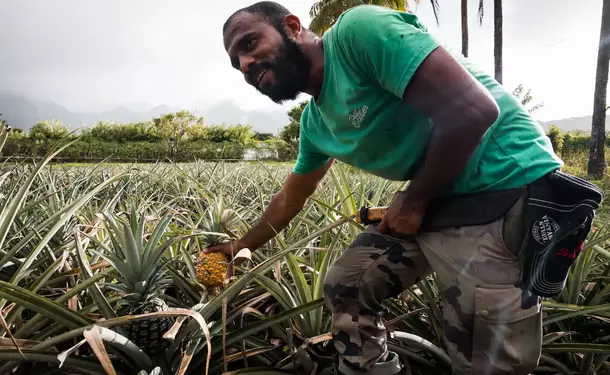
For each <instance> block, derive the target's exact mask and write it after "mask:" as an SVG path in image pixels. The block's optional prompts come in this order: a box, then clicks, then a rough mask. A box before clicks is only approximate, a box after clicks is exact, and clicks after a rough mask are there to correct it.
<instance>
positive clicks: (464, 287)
mask: <svg viewBox="0 0 610 375" xmlns="http://www.w3.org/2000/svg"><path fill="white" fill-rule="evenodd" d="M522 206H523V199H521V200H520V201H519V202H518V203H517V204H515V205H514V206H513V207H512V208H511V209H510V210H509V211H508V212H507V213H506V214H505V215H504V217H502V218H501V219H499V220H497V221H495V222H492V223H489V224H485V225H480V226H468V227H460V228H448V229H445V230H442V231H439V232H432V233H424V234H420V235H419V236H418V237H417V238H415V239H414V240H412V241H405V240H401V239H396V238H394V237H390V236H386V235H382V234H380V233H379V232H378V231H377V229H376V226H375V225H371V226H369V227H368V228H367V230H366V231H364V232H363V233H361V234H360V235H359V236H358V237H357V238H356V239H355V241H354V242H353V243H352V244H351V245H350V247H349V248H348V249H346V250H345V252H344V253H343V254H342V256H341V257H340V258H339V259H338V260H337V261H336V262H335V263H334V264H333V265H332V267H331V268H330V269H329V272H328V274H327V276H326V279H325V285H324V294H325V302H326V306H327V307H328V309H329V310H330V311H331V312H332V334H333V342H334V345H335V347H336V349H337V351H338V352H339V355H340V362H339V363H340V364H339V366H340V370H341V371H342V372H343V373H345V374H350V373H359V371H365V372H371V373H379V372H380V371H378V369H376V368H379V366H386V367H385V370H383V371H381V373H384V374H392V373H396V372H397V371H395V370H394V369H393V370H391V371H388V370H387V363H385V362H387V361H388V356H389V355H390V354H391V355H392V356H393V357H395V356H394V354H393V353H391V352H389V351H388V350H387V344H386V329H385V328H384V326H383V324H382V321H381V314H382V305H381V303H382V301H383V300H384V299H386V298H389V297H395V296H397V295H398V294H399V293H400V292H402V291H403V290H405V289H406V288H409V287H410V286H412V285H414V284H415V283H417V282H418V281H419V280H421V279H422V278H424V277H426V276H427V275H429V274H430V273H431V272H435V273H436V276H437V278H438V281H439V284H440V285H439V289H440V291H441V293H442V311H443V330H444V341H445V345H446V349H447V352H448V354H449V356H450V358H451V361H452V368H453V374H456V375H457V374H459V375H463V374H464V375H465V374H476V375H488V374H489V375H492V374H493V375H497V374H528V373H530V372H531V371H533V370H534V368H535V367H536V366H537V364H538V360H539V357H540V351H541V343H542V326H541V323H542V315H541V307H540V301H535V302H537V303H535V304H534V306H532V307H530V308H526V309H522V308H521V303H520V302H521V295H522V293H521V289H519V288H517V287H515V286H514V285H515V284H517V283H518V282H519V281H520V267H519V259H518V253H519V247H520V243H521V242H520V241H521V238H522V235H523V234H522V228H521V226H520V225H519V224H520V214H521V210H522ZM393 368H395V366H394V367H393ZM354 370H357V371H354Z"/></svg>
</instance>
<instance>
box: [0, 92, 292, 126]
mask: <svg viewBox="0 0 610 375" xmlns="http://www.w3.org/2000/svg"><path fill="white" fill-rule="evenodd" d="M140 109H144V108H143V107H142V106H140ZM181 109H182V108H173V107H169V106H167V105H160V106H157V107H154V108H152V109H150V110H134V109H130V108H127V107H126V106H119V107H116V108H114V109H112V110H107V111H102V112H98V113H95V112H86V113H75V112H71V111H69V110H67V109H66V108H64V107H62V106H60V105H58V104H56V103H53V102H43V101H39V100H34V99H30V98H25V97H19V96H14V95H0V113H1V114H2V118H3V119H5V120H6V121H7V122H8V123H9V124H10V125H11V126H12V127H15V128H19V129H23V130H25V131H28V130H29V129H30V128H31V127H32V126H33V125H34V124H35V123H36V122H37V121H40V120H50V119H57V120H60V121H62V122H63V123H64V124H67V125H69V126H70V129H72V130H74V129H77V128H82V127H87V126H91V125H93V124H94V123H96V122H97V121H118V122H139V121H149V120H151V119H152V118H153V117H158V116H160V115H162V114H165V113H170V112H176V111H179V110H181ZM187 109H188V108H187ZM193 112H194V114H195V115H196V116H201V117H203V118H204V121H205V123H207V124H223V123H224V124H226V125H231V124H242V125H251V126H252V128H253V129H254V130H256V131H259V132H268V133H273V134H277V132H278V130H279V129H281V128H283V127H284V126H286V125H287V124H288V123H289V119H288V115H287V114H286V111H284V110H283V109H277V110H271V111H245V110H243V109H242V108H240V107H239V106H238V105H237V104H236V103H235V102H233V101H223V102H219V103H216V104H214V105H212V106H209V107H207V108H204V109H202V110H193Z"/></svg>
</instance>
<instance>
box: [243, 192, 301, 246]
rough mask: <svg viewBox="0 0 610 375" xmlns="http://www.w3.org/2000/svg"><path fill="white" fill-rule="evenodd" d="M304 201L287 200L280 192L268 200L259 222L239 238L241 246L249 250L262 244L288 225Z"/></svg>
mask: <svg viewBox="0 0 610 375" xmlns="http://www.w3.org/2000/svg"><path fill="white" fill-rule="evenodd" d="M303 206H304V202H287V199H286V198H285V196H284V195H283V194H282V193H281V192H280V193H278V194H276V195H275V196H274V197H273V198H272V199H271V202H269V205H268V206H267V208H266V209H265V212H264V213H263V215H262V216H261V218H260V220H259V222H258V223H257V224H256V225H255V226H254V227H253V228H252V229H251V230H250V231H249V232H248V233H247V234H246V235H245V236H244V237H242V238H241V239H240V240H239V246H240V247H241V248H245V247H247V248H248V249H250V250H251V251H254V250H256V249H257V248H259V247H261V246H263V245H264V244H265V243H267V242H268V241H269V240H271V239H272V238H273V237H275V236H276V235H277V233H279V232H280V231H282V230H283V229H284V228H286V227H287V226H288V224H289V223H290V221H291V220H292V219H294V217H295V216H296V215H297V214H298V213H299V212H300V211H301V210H302V209H303Z"/></svg>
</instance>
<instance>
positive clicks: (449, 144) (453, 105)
mask: <svg viewBox="0 0 610 375" xmlns="http://www.w3.org/2000/svg"><path fill="white" fill-rule="evenodd" d="M403 100H404V101H405V102H407V103H409V104H410V105H411V106H413V107H414V108H417V109H418V110H420V111H422V112H423V113H425V114H426V115H427V116H429V117H430V118H431V119H432V121H433V123H434V128H433V131H432V136H431V139H430V143H429V146H428V149H427V151H426V154H425V158H424V164H423V166H422V168H421V169H420V170H419V172H418V173H417V175H416V176H415V177H414V178H413V179H412V181H411V184H410V185H409V188H408V189H407V195H408V196H409V199H413V200H416V201H422V202H424V203H427V202H429V201H430V200H431V199H433V198H435V197H437V196H438V195H439V194H441V193H442V192H443V191H444V190H445V189H447V188H449V187H450V186H451V184H452V183H453V182H454V181H456V180H457V178H458V177H459V176H460V174H461V173H462V171H463V169H464V168H465V166H466V164H467V163H468V160H469V159H470V157H471V156H472V154H473V152H474V150H475V149H476V147H477V146H478V145H479V142H480V141H481V138H482V137H483V135H484V134H485V132H486V131H487V130H488V129H489V127H490V126H491V125H492V124H493V123H494V122H495V121H496V120H497V118H498V115H499V108H498V105H497V104H496V101H495V100H494V99H493V97H492V96H491V94H490V93H489V92H488V91H487V89H486V88H485V87H484V86H483V85H481V84H480V83H479V82H478V81H477V80H476V79H475V78H474V77H472V75H470V73H469V72H468V71H466V70H465V69H464V68H463V67H462V65H461V64H460V63H459V62H458V61H457V60H456V59H455V58H454V57H453V56H452V55H451V54H449V53H448V52H447V51H446V50H445V49H444V48H443V47H438V48H437V49H435V50H434V51H433V52H432V53H430V55H429V56H428V57H427V58H426V59H425V60H424V61H423V62H422V64H421V65H420V66H419V67H418V69H417V70H416V71H415V73H414V75H413V77H412V79H411V81H410V82H409V84H408V85H407V87H406V89H405V91H404V94H403ZM398 126H400V125H398Z"/></svg>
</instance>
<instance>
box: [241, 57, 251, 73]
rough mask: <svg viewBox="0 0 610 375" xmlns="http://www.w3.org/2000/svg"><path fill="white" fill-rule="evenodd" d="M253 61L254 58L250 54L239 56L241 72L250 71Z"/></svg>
mask: <svg viewBox="0 0 610 375" xmlns="http://www.w3.org/2000/svg"><path fill="white" fill-rule="evenodd" d="M254 62H255V60H254V58H253V57H251V56H247V55H244V56H240V58H239V69H240V70H241V72H242V73H243V74H245V75H247V74H248V73H249V72H250V68H251V67H252V65H253V64H254Z"/></svg>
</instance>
